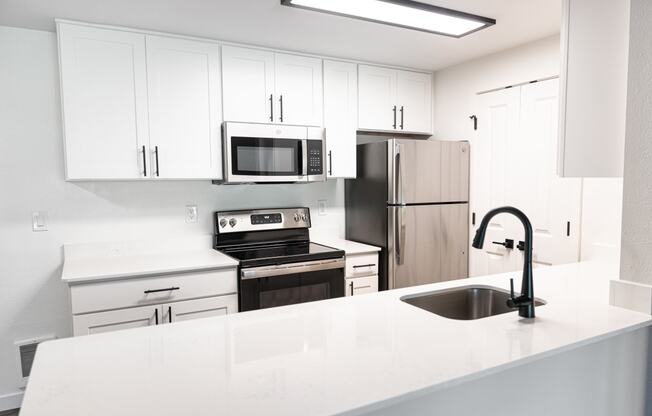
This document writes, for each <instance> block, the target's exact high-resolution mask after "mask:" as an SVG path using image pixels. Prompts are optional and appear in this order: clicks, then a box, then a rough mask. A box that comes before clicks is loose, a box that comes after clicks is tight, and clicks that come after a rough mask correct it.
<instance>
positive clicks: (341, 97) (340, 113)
mask: <svg viewBox="0 0 652 416" xmlns="http://www.w3.org/2000/svg"><path fill="white" fill-rule="evenodd" d="M357 123H358V76H357V67H356V65H355V64H353V63H349V62H336V61H324V127H325V128H326V151H327V155H328V170H327V174H328V177H330V178H355V174H356V166H355V154H356V152H355V146H356V130H357Z"/></svg>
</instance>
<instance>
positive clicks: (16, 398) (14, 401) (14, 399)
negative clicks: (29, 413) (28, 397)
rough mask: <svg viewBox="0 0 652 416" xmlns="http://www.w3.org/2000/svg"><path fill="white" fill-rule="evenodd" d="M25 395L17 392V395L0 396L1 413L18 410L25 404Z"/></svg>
mask: <svg viewBox="0 0 652 416" xmlns="http://www.w3.org/2000/svg"><path fill="white" fill-rule="evenodd" d="M24 394H25V393H23V392H22V391H17V392H15V393H9V394H5V395H3V396H0V412H3V411H5V410H13V409H18V408H19V407H20V405H21V404H22V403H23V395H24Z"/></svg>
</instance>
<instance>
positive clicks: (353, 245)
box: [311, 237, 380, 256]
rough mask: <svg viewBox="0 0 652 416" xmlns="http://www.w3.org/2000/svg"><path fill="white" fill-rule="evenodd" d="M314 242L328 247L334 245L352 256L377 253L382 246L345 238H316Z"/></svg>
mask: <svg viewBox="0 0 652 416" xmlns="http://www.w3.org/2000/svg"><path fill="white" fill-rule="evenodd" d="M311 241H312V242H313V243H317V244H321V245H324V246H328V247H333V248H336V249H338V250H344V252H345V253H346V254H348V255H350V256H352V255H355V254H367V253H376V252H378V251H380V247H376V246H371V245H369V244H364V243H358V242H357V241H351V240H345V239H343V238H319V237H318V238H315V239H314V240H311Z"/></svg>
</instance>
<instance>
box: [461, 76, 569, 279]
mask: <svg viewBox="0 0 652 416" xmlns="http://www.w3.org/2000/svg"><path fill="white" fill-rule="evenodd" d="M477 104H478V107H477V115H478V132H477V133H478V134H477V135H476V137H474V139H473V143H472V151H471V155H472V163H471V171H472V181H471V204H472V212H475V214H476V224H475V226H474V227H471V236H473V235H474V234H475V230H476V229H477V226H478V225H479V223H480V220H481V219H482V217H483V215H484V214H486V212H487V211H488V210H489V209H492V208H496V207H499V206H502V205H512V206H515V207H517V208H519V209H521V210H522V211H523V212H525V214H526V215H527V216H528V217H529V218H530V221H531V222H532V228H533V230H534V242H533V261H534V264H535V266H546V265H553V264H563V263H569V262H574V261H577V260H578V255H579V219H580V202H581V182H580V180H579V179H572V178H559V177H558V176H557V174H556V149H557V140H558V135H557V125H558V81H557V80H549V81H543V82H538V83H534V84H528V85H525V86H523V87H515V88H509V89H504V90H500V91H496V92H491V93H487V94H482V95H480V96H478V99H477ZM505 239H512V240H514V249H511V250H510V249H506V248H505V247H503V246H499V245H496V244H493V242H494V241H497V242H503V241H505ZM523 239H524V234H523V227H522V225H521V224H520V222H519V221H518V220H517V219H516V218H514V217H512V216H509V215H504V214H503V215H498V216H496V217H494V220H492V223H491V225H490V226H489V228H488V231H487V236H486V240H485V246H484V249H483V250H481V251H480V250H476V249H471V261H470V267H471V272H470V275H471V276H477V275H482V274H490V273H499V272H505V271H511V270H518V269H520V268H521V267H522V261H523V254H522V252H521V251H520V250H518V249H517V248H516V246H517V245H518V242H519V241H521V240H523Z"/></svg>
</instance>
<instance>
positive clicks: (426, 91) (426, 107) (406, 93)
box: [396, 71, 432, 133]
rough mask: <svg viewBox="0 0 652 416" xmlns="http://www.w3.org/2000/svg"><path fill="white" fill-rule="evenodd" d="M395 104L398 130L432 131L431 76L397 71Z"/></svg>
mask: <svg viewBox="0 0 652 416" xmlns="http://www.w3.org/2000/svg"><path fill="white" fill-rule="evenodd" d="M396 102H397V103H398V105H399V108H398V127H397V129H399V130H404V131H407V132H425V133H429V132H431V131H432V75H430V74H423V73H420V72H410V71H397V77H396Z"/></svg>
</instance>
